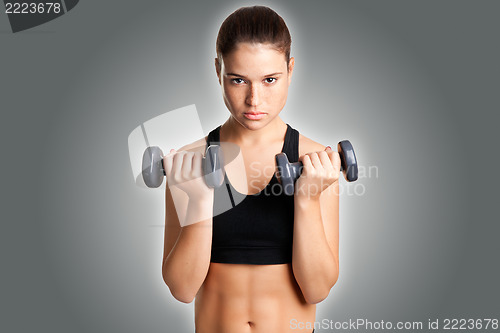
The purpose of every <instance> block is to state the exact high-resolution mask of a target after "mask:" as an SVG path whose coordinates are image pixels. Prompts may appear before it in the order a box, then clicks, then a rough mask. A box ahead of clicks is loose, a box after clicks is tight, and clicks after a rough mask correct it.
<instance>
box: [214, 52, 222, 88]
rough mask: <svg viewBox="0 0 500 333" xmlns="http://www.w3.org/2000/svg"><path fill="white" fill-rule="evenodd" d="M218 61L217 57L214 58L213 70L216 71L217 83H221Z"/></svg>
mask: <svg viewBox="0 0 500 333" xmlns="http://www.w3.org/2000/svg"><path fill="white" fill-rule="evenodd" d="M220 65H221V64H220V63H219V58H217V57H216V58H215V72H216V73H217V79H218V80H219V84H221V82H220Z"/></svg>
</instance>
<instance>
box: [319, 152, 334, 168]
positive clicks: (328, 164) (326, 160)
mask: <svg viewBox="0 0 500 333" xmlns="http://www.w3.org/2000/svg"><path fill="white" fill-rule="evenodd" d="M318 155H319V160H320V161H321V165H323V168H324V169H325V170H329V171H330V170H332V169H333V164H332V161H331V160H330V156H328V153H327V152H326V151H321V152H319V153H318Z"/></svg>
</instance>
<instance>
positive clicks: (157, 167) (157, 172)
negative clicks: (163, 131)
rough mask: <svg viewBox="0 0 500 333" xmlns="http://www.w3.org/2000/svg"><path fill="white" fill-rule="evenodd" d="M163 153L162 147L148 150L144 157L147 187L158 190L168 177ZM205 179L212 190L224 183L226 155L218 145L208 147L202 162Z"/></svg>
mask: <svg viewBox="0 0 500 333" xmlns="http://www.w3.org/2000/svg"><path fill="white" fill-rule="evenodd" d="M163 156H164V155H163V152H162V151H161V149H160V147H157V146H152V147H148V148H146V150H145V151H144V154H143V155H142V178H143V179H144V183H146V186H147V187H152V188H156V187H159V186H160V185H161V183H162V182H163V177H164V176H166V173H165V168H164V166H163ZM201 164H202V168H203V177H204V179H205V183H206V184H207V186H208V187H210V188H218V187H220V186H221V185H222V183H223V182H224V155H223V153H222V149H221V147H220V146H218V145H210V146H208V147H207V150H206V152H205V156H204V157H203V160H202V163H201Z"/></svg>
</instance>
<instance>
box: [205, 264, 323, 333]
mask: <svg viewBox="0 0 500 333" xmlns="http://www.w3.org/2000/svg"><path fill="white" fill-rule="evenodd" d="M315 316H316V305H314V304H309V303H307V302H306V301H305V300H304V297H303V296H302V293H301V291H300V288H299V286H298V285H297V282H296V281H295V278H294V276H293V272H292V267H291V264H280V265H240V264H220V263H211V264H210V268H209V271H208V274H207V277H206V279H205V282H204V283H203V285H202V286H201V288H200V290H199V292H198V294H197V295H196V300H195V323H196V333H250V332H251V333H261V332H262V333H264V332H275V333H282V332H283V333H285V332H309V333H310V332H311V329H303V330H301V329H298V328H297V327H296V326H294V323H306V322H309V323H314V320H315Z"/></svg>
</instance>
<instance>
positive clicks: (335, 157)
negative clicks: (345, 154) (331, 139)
mask: <svg viewBox="0 0 500 333" xmlns="http://www.w3.org/2000/svg"><path fill="white" fill-rule="evenodd" d="M328 157H329V158H330V161H332V165H333V167H334V168H335V170H339V171H340V155H339V153H337V152H336V151H333V150H332V151H331V152H329V153H328Z"/></svg>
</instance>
